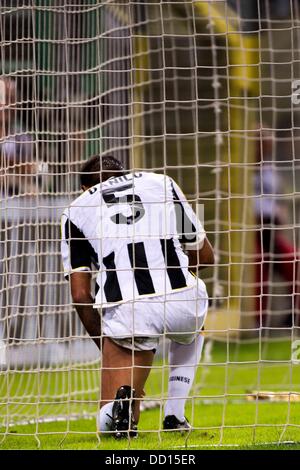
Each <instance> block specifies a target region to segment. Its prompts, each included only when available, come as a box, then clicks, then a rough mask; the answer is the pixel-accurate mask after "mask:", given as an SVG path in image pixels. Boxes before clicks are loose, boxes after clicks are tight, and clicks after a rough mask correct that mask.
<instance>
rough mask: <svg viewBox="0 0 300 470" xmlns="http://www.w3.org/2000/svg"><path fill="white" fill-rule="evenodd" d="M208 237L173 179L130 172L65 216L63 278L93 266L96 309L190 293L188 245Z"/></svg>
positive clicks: (90, 193) (81, 200)
mask: <svg viewBox="0 0 300 470" xmlns="http://www.w3.org/2000/svg"><path fill="white" fill-rule="evenodd" d="M204 238H205V231H204V229H203V226H202V224H201V222H200V220H199V218H198V217H197V216H196V214H195V212H194V211H193V209H192V208H191V206H190V205H189V204H188V202H187V200H186V198H185V196H184V194H183V193H182V191H181V190H180V188H179V187H178V186H177V184H176V183H175V182H174V181H173V180H172V178H170V177H168V176H165V175H161V174H156V173H147V172H140V173H128V174H126V175H124V176H120V177H116V178H110V179H108V180H107V181H105V182H103V183H102V184H97V185H96V186H93V187H92V188H90V189H89V190H87V191H85V192H84V193H83V194H82V195H81V196H79V197H78V198H77V199H76V200H75V201H74V202H72V203H71V205H70V206H69V207H68V208H67V209H65V211H64V213H63V216H62V243H61V250H62V258H63V265H64V272H65V276H69V275H70V274H71V273H73V272H76V271H91V270H92V265H94V266H95V268H96V270H97V278H96V298H95V307H107V306H113V305H115V304H119V303H122V302H128V301H131V300H135V299H139V298H142V297H144V296H159V295H164V294H167V293H170V292H172V291H173V290H175V289H187V288H190V287H192V286H194V285H195V283H196V279H195V277H194V276H193V275H192V274H191V273H190V272H189V270H188V257H187V255H186V254H185V253H184V251H183V245H186V244H190V245H192V246H195V247H199V246H201V244H203V241H204Z"/></svg>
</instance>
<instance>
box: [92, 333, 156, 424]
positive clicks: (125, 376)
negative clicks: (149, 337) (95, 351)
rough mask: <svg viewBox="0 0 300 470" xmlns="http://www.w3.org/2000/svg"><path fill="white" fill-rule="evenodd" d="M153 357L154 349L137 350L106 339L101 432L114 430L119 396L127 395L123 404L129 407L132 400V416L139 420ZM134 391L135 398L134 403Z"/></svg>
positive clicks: (100, 414)
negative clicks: (114, 418)
mask: <svg viewBox="0 0 300 470" xmlns="http://www.w3.org/2000/svg"><path fill="white" fill-rule="evenodd" d="M153 357H154V352H153V351H152V350H146V351H134V350H130V349H127V348H124V347H121V346H119V345H118V344H116V343H115V342H114V341H113V340H111V339H110V338H104V340H103V350H102V358H103V359H102V373H101V404H100V407H101V409H100V413H99V420H98V427H99V430H100V431H108V430H113V429H114V423H113V419H112V418H113V417H114V416H113V415H114V412H116V406H118V403H116V398H117V400H118V399H120V398H126V400H125V401H124V404H125V405H126V406H127V407H128V405H129V403H133V406H132V412H133V418H134V422H135V423H138V420H139V414H140V402H141V398H142V396H143V389H144V386H145V383H146V380H147V378H148V375H149V373H150V370H151V366H152V362H153ZM121 387H122V388H121ZM124 387H125V388H124ZM133 390H134V397H135V398H136V400H134V401H133V402H132V398H133V397H132V393H133V392H132V391H133ZM114 404H115V408H114ZM117 412H118V410H117Z"/></svg>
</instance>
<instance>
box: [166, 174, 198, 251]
mask: <svg viewBox="0 0 300 470" xmlns="http://www.w3.org/2000/svg"><path fill="white" fill-rule="evenodd" d="M170 180H171V185H172V192H173V199H174V203H175V208H176V221H177V232H178V235H179V241H180V242H181V243H182V244H183V245H184V248H185V249H187V250H200V249H201V248H202V247H203V244H204V240H205V238H206V233H205V230H204V227H203V225H202V223H201V221H200V217H198V215H197V214H196V213H195V211H194V210H193V209H192V207H191V205H190V204H189V203H188V201H187V199H186V197H185V195H184V193H183V192H182V190H181V189H180V187H179V186H178V184H177V183H175V181H174V180H173V179H172V178H170Z"/></svg>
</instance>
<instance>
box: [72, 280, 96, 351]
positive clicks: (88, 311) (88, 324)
mask: <svg viewBox="0 0 300 470" xmlns="http://www.w3.org/2000/svg"><path fill="white" fill-rule="evenodd" d="M70 277H71V281H70V283H71V294H72V299H73V303H74V307H75V308H76V311H77V313H78V315H79V318H80V320H81V322H82V324H83V325H84V327H85V329H86V331H87V332H88V334H89V335H90V337H91V338H92V340H93V341H94V342H95V344H96V345H97V347H98V348H99V349H100V334H101V325H100V315H99V314H98V312H97V310H95V309H94V308H93V303H94V299H93V297H92V294H91V274H90V273H89V272H85V271H82V272H80V271H77V272H73V273H72V274H71V276H70Z"/></svg>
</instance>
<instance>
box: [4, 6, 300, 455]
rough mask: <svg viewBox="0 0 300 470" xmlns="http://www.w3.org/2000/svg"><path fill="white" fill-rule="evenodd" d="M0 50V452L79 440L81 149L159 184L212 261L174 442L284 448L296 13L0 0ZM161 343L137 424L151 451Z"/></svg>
mask: <svg viewBox="0 0 300 470" xmlns="http://www.w3.org/2000/svg"><path fill="white" fill-rule="evenodd" d="M0 40H1V44H0V46H1V76H0V147H1V149H0V152H1V153H0V208H1V210H0V218H1V232H0V234H1V235H0V242H1V243H0V259H1V262H0V309H1V310H0V439H2V438H3V439H2V442H3V443H4V444H5V442H8V441H9V439H10V438H11V437H12V435H14V434H15V433H18V434H19V435H28V436H33V437H35V438H36V439H37V440H38V441H42V440H43V437H44V436H46V435H49V434H55V435H59V436H61V438H63V437H65V436H74V435H75V437H77V436H76V434H80V433H85V434H87V435H88V436H89V438H90V439H91V442H94V441H95V442H96V443H97V439H96V421H95V416H96V413H97V410H98V406H99V385H100V370H101V361H100V357H99V352H98V350H97V348H96V346H95V345H94V343H93V342H92V340H91V339H90V338H89V336H88V334H87V333H86V331H85V330H84V328H83V326H82V325H81V323H80V321H79V318H78V316H77V314H76V312H75V310H74V307H73V306H72V301H71V296H70V286H69V283H68V281H67V280H65V279H64V276H63V267H62V262H61V255H60V236H61V235H60V217H61V214H62V212H63V210H64V208H65V207H68V206H69V205H70V203H71V201H72V200H74V199H75V198H76V197H77V196H78V195H79V194H80V185H79V180H78V173H79V169H80V166H81V164H82V162H84V161H85V160H86V159H87V158H88V157H90V156H92V155H94V154H97V153H101V154H103V155H111V154H113V155H114V156H116V157H117V158H119V159H120V160H121V161H122V162H123V163H124V165H126V167H127V168H129V169H132V170H141V169H146V170H147V169H148V170H152V171H155V172H159V173H164V174H166V175H169V176H171V177H173V178H174V179H175V181H176V182H177V183H178V184H179V185H180V187H181V188H182V189H183V191H184V193H185V194H186V196H187V198H188V200H189V202H190V203H191V205H192V206H193V207H196V205H197V204H203V205H204V208H205V221H204V222H205V229H206V232H207V236H208V238H209V239H210V241H211V243H212V245H213V247H214V251H215V256H216V264H215V266H214V267H213V268H209V269H206V270H204V271H203V279H204V281H205V282H206V285H207V289H208V293H209V299H210V300H209V303H210V306H209V314H208V317H207V322H206V324H205V346H204V352H203V354H202V359H201V362H200V364H199V367H198V372H197V375H196V379H195V383H194V385H193V388H192V392H191V394H190V396H189V398H188V401H187V416H188V418H189V421H190V423H191V425H192V428H193V430H192V432H191V433H189V434H188V436H185V437H183V438H181V440H180V439H178V438H176V439H175V438H174V442H173V445H174V447H175V446H178V447H180V446H184V445H188V446H190V447H196V446H202V447H209V446H228V445H232V446H245V445H250V444H254V445H261V444H266V443H281V442H286V441H288V442H296V441H299V439H300V429H299V416H300V404H299V403H297V402H298V401H299V400H300V388H299V387H300V386H299V384H300V380H299V379H300V366H299V361H300V340H299V326H300V316H299V315H300V311H299V308H300V292H299V289H300V287H299V282H300V280H299V275H300V273H299V248H298V247H299V243H300V240H299V197H298V192H299V181H300V178H299V176H300V174H299V166H298V154H299V149H298V146H299V122H300V68H299V63H300V62H299V50H300V7H299V4H298V2H296V1H292V0H290V1H288V0H286V1H283V0H282V1H280V0H277V1H276V2H275V1H274V2H271V1H269V0H257V1H253V2H250V1H249V2H244V1H242V0H227V1H226V0H216V1H202V0H199V1H194V0H193V1H192V0H191V1H158V0H153V1H148V2H146V1H142V0H141V1H127V0H124V1H110V0H103V1H102V2H99V1H98V0H84V1H83V0H72V1H66V0H64V1H62V0H28V1H23V0H22V1H21V0H3V1H2V2H1V5H0ZM167 347H168V343H167V342H165V341H164V340H163V338H162V341H161V345H160V347H159V350H158V352H157V354H156V359H155V364H154V367H153V370H152V372H151V375H150V378H149V380H148V382H147V388H146V397H145V400H144V402H143V408H144V413H143V418H142V421H141V425H140V432H143V431H144V432H145V433H148V434H145V435H146V439H147V436H148V435H149V436H151V439H154V436H155V438H156V439H157V441H158V442H159V440H160V441H161V440H163V439H164V434H163V433H162V424H161V422H162V417H163V406H164V402H165V399H166V397H167V385H168V358H167ZM274 402H275V403H274ZM157 436H158V437H157ZM166 439H169V440H168V445H171V444H172V440H171V438H170V436H169V434H168V436H167V438H166ZM95 445H96V444H95Z"/></svg>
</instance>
